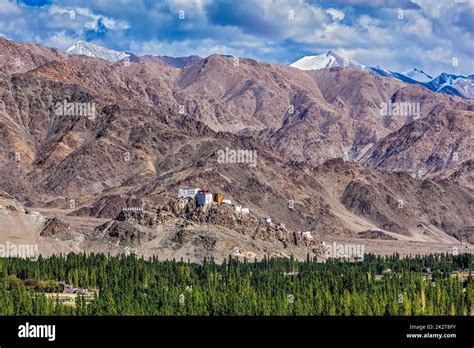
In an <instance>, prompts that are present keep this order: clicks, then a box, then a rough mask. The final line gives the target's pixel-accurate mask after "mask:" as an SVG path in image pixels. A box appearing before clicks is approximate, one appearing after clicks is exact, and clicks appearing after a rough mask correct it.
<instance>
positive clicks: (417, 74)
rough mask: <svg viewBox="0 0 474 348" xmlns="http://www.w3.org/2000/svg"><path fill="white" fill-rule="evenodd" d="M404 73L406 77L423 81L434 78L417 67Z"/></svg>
mask: <svg viewBox="0 0 474 348" xmlns="http://www.w3.org/2000/svg"><path fill="white" fill-rule="evenodd" d="M402 74H403V75H405V76H406V77H409V78H410V79H412V80H415V81H418V82H422V83H423V82H429V81H431V80H433V77H432V76H430V75H428V74H427V73H425V72H424V71H423V70H421V69H417V68H414V69H411V70H408V71H405V72H402Z"/></svg>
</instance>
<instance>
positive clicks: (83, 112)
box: [0, 44, 474, 243]
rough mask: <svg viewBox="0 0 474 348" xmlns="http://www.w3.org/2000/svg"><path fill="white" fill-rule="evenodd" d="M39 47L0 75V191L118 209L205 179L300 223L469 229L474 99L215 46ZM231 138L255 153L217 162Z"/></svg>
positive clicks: (339, 230)
mask: <svg viewBox="0 0 474 348" xmlns="http://www.w3.org/2000/svg"><path fill="white" fill-rule="evenodd" d="M18 45H20V46H21V44H18ZM22 49H25V50H28V49H29V48H28V47H24V46H22ZM44 50H45V51H44V52H50V53H51V51H48V50H47V49H44ZM53 52H54V51H53ZM31 54H32V55H34V53H31ZM14 57H15V56H14V55H13V58H14ZM35 57H36V56H35ZM41 57H44V58H41ZM40 58H41V59H44V60H45V61H44V62H42V63H41V64H38V65H36V66H33V67H32V69H30V70H29V71H26V72H22V73H18V74H4V75H2V76H1V79H0V95H1V98H2V99H1V102H2V104H0V131H1V134H2V137H0V144H1V146H2V149H3V151H2V152H0V179H1V180H0V188H1V189H3V190H5V191H7V192H8V193H10V194H12V195H15V196H16V197H17V198H19V199H20V200H22V201H24V202H27V204H28V205H32V206H42V207H47V208H61V209H71V214H72V215H76V216H94V217H101V218H114V217H116V216H117V215H118V214H119V213H120V211H121V210H122V209H123V208H126V207H135V206H142V205H143V206H145V207H149V208H153V207H156V206H157V205H158V204H166V203H167V202H170V201H172V200H173V199H175V197H176V194H177V192H178V189H179V188H183V187H201V188H208V189H210V190H212V191H217V192H223V193H224V194H225V195H226V196H228V197H230V198H231V199H232V200H233V201H235V202H238V203H240V204H242V205H243V206H248V207H249V208H250V209H251V211H252V212H255V213H256V214H257V216H258V215H261V216H264V215H270V216H272V217H274V220H275V221H279V222H282V223H284V224H286V225H287V226H289V227H290V228H292V229H293V230H295V231H298V230H313V231H315V232H317V233H320V234H323V235H324V234H339V235H344V234H353V233H358V232H361V231H367V230H374V229H380V230H381V231H382V232H383V233H386V234H387V235H389V236H391V237H392V238H396V239H398V238H400V239H404V238H406V239H410V240H417V241H436V242H447V243H449V242H453V241H455V240H456V239H457V238H460V237H461V236H463V238H464V240H472V226H474V222H473V220H472V217H473V216H474V214H472V206H473V205H472V200H473V192H472V188H469V187H463V186H459V185H457V184H455V183H461V184H464V185H466V186H470V185H472V182H471V181H470V179H469V175H470V173H471V171H470V163H471V162H472V150H470V148H469V146H472V140H469V137H470V134H472V133H471V132H472V127H473V126H472V112H473V104H472V102H469V101H464V100H462V99H460V98H456V97H451V96H448V95H439V94H434V93H432V92H430V91H428V90H427V89H425V88H423V87H421V86H417V85H406V84H404V83H402V82H401V81H397V80H394V79H389V78H383V77H380V76H374V75H372V74H370V73H367V72H364V71H353V70H349V69H344V68H333V69H324V70H319V71H301V70H298V69H294V68H291V67H286V66H280V65H271V64H265V63H260V62H257V61H254V60H251V59H237V58H232V57H223V56H217V55H216V56H211V57H208V58H206V59H203V60H200V61H198V62H196V63H195V64H192V65H189V66H187V67H184V68H181V69H177V68H175V67H171V66H169V65H168V64H162V62H154V61H153V59H149V60H147V61H133V59H130V61H129V62H128V63H127V62H124V61H119V62H115V63H113V62H107V61H104V60H100V59H94V58H87V57H83V56H70V57H64V59H60V60H59V59H56V58H57V57H56V56H55V55H53V54H52V53H51V56H47V55H46V53H43V51H41V54H40V55H39V57H36V58H35V59H32V60H31V61H32V62H33V63H31V64H34V62H39V61H41V59H40ZM406 103H408V106H410V108H407V105H406ZM397 107H398V111H397ZM226 149H227V150H229V149H230V150H245V151H256V154H257V156H256V159H257V162H256V165H253V163H249V162H245V160H243V161H240V162H239V161H237V160H235V159H234V160H232V159H230V158H227V160H225V161H222V160H219V158H220V157H219V154H222V151H226ZM455 152H456V153H457V155H456V156H455V157H456V162H455V165H453V161H452V160H450V158H453V156H454V153H455ZM334 158H344V160H345V161H344V160H342V159H339V160H334ZM357 162H359V163H357ZM362 164H364V165H366V166H367V167H369V169H368V168H366V167H364V166H363V165H362ZM419 169H423V170H425V172H421V174H419V175H418V170H419ZM385 170H393V171H404V172H408V173H412V172H415V173H417V174H416V177H415V178H412V177H411V176H410V175H409V174H406V173H398V172H385ZM424 178H443V179H448V180H445V181H442V182H434V181H430V180H425V181H422V179H424ZM291 202H292V204H291V206H292V208H290V203H291ZM400 202H401V203H400Z"/></svg>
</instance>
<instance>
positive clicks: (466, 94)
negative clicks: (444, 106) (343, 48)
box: [290, 51, 474, 99]
mask: <svg viewBox="0 0 474 348" xmlns="http://www.w3.org/2000/svg"><path fill="white" fill-rule="evenodd" d="M290 66H292V67H294V68H298V69H301V70H320V69H329V68H334V67H344V68H347V69H354V70H363V71H367V72H369V73H372V74H375V75H379V76H384V77H391V78H394V79H398V80H400V81H403V82H406V83H414V84H419V85H421V86H424V87H425V88H428V89H429V90H431V91H433V92H436V93H446V94H450V95H456V96H459V97H462V98H465V99H473V98H474V75H469V76H462V75H453V74H447V73H441V74H440V75H439V76H437V77H435V78H433V77H432V76H430V75H429V74H427V73H426V72H424V71H423V70H421V69H418V68H413V69H410V70H407V71H404V72H402V73H399V72H395V71H390V70H387V69H384V68H382V67H380V66H376V67H368V66H365V65H362V64H360V63H358V62H356V61H354V60H352V59H349V58H346V57H342V56H340V55H338V54H336V53H334V52H332V51H328V52H327V53H324V54H320V55H316V56H305V57H302V58H301V59H299V60H297V61H296V62H294V63H292V64H290Z"/></svg>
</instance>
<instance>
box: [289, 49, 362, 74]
mask: <svg viewBox="0 0 474 348" xmlns="http://www.w3.org/2000/svg"><path fill="white" fill-rule="evenodd" d="M290 66H291V67H293V68H297V69H300V70H320V69H329V68H333V67H344V68H350V69H358V70H366V67H365V65H362V64H359V63H357V62H356V61H354V60H352V59H348V58H345V57H342V56H340V55H337V54H335V53H334V52H332V51H328V52H327V53H324V54H320V55H316V56H306V57H303V58H301V59H299V60H297V61H296V62H294V63H292V64H290Z"/></svg>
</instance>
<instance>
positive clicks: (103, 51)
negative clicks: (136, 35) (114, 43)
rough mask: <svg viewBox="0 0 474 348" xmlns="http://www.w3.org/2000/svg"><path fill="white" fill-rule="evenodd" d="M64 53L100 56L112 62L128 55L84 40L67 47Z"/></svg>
mask: <svg viewBox="0 0 474 348" xmlns="http://www.w3.org/2000/svg"><path fill="white" fill-rule="evenodd" d="M66 53H68V54H82V55H85V56H88V57H93V58H100V59H104V60H109V61H112V62H117V61H119V60H122V59H124V58H126V57H128V56H129V54H127V53H125V52H119V51H114V50H111V49H108V48H105V47H102V46H98V45H94V44H92V43H90V42H87V41H84V40H79V41H78V42H77V43H76V44H75V45H73V46H71V47H69V48H68V49H67V50H66Z"/></svg>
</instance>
